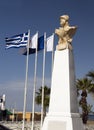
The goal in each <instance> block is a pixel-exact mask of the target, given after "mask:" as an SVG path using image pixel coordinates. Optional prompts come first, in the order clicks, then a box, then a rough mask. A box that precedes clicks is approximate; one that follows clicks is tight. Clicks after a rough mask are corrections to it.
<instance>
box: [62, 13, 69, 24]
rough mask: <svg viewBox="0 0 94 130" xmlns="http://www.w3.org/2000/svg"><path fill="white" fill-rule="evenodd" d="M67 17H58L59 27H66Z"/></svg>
mask: <svg viewBox="0 0 94 130" xmlns="http://www.w3.org/2000/svg"><path fill="white" fill-rule="evenodd" d="M68 20H69V16H68V15H62V16H60V25H61V26H65V25H68Z"/></svg>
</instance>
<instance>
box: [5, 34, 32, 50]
mask: <svg viewBox="0 0 94 130" xmlns="http://www.w3.org/2000/svg"><path fill="white" fill-rule="evenodd" d="M28 37H29V35H28V32H27V33H23V34H19V35H15V36H12V37H10V38H5V41H6V49H8V48H18V47H24V46H27V43H28Z"/></svg>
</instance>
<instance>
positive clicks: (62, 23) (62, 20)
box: [60, 18, 66, 26]
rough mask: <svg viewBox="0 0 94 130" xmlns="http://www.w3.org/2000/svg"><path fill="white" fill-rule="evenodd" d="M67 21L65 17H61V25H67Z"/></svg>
mask: <svg viewBox="0 0 94 130" xmlns="http://www.w3.org/2000/svg"><path fill="white" fill-rule="evenodd" d="M65 23H66V20H65V19H63V18H61V19H60V25H61V26H64V25H65Z"/></svg>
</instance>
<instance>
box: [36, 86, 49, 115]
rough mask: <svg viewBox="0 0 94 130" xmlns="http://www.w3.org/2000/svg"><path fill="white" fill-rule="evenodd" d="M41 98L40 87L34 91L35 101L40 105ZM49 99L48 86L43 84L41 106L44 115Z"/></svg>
mask: <svg viewBox="0 0 94 130" xmlns="http://www.w3.org/2000/svg"><path fill="white" fill-rule="evenodd" d="M41 100H42V87H40V88H39V89H38V91H37V92H36V97H35V102H36V104H37V105H41V102H42V101H41ZM49 100H50V88H48V87H47V86H44V106H43V108H44V109H43V112H44V117H45V116H46V111H47V108H48V107H49Z"/></svg>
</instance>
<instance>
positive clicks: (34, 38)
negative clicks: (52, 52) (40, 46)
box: [30, 33, 38, 49]
mask: <svg viewBox="0 0 94 130" xmlns="http://www.w3.org/2000/svg"><path fill="white" fill-rule="evenodd" d="M37 42H38V33H36V34H35V35H33V36H32V37H31V43H30V48H33V49H35V48H37Z"/></svg>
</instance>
